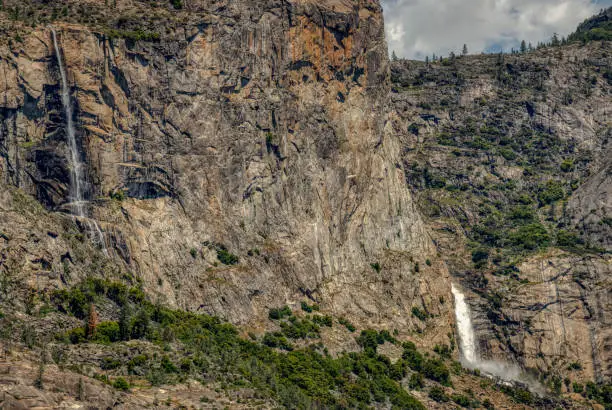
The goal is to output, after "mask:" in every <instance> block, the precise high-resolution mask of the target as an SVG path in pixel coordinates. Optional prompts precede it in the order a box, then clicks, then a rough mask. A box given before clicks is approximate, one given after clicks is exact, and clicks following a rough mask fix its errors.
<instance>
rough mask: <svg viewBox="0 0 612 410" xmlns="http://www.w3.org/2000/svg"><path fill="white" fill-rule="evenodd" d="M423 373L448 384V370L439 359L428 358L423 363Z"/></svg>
mask: <svg viewBox="0 0 612 410" xmlns="http://www.w3.org/2000/svg"><path fill="white" fill-rule="evenodd" d="M422 372H423V375H424V376H425V377H427V378H428V379H431V380H434V381H437V382H439V383H441V384H443V385H446V386H447V385H450V372H449V371H448V368H447V367H446V366H445V365H444V362H443V361H442V360H440V359H428V360H426V361H425V362H424V363H423V368H422Z"/></svg>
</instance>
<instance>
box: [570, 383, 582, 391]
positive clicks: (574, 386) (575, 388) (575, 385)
mask: <svg viewBox="0 0 612 410" xmlns="http://www.w3.org/2000/svg"><path fill="white" fill-rule="evenodd" d="M572 390H573V391H574V393H582V392H583V391H584V386H583V385H582V384H580V383H578V382H574V383H573V384H572Z"/></svg>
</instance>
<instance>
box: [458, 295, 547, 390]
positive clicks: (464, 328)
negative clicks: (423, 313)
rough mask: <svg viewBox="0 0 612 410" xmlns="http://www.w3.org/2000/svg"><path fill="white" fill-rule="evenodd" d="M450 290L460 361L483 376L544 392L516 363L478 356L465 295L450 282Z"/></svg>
mask: <svg viewBox="0 0 612 410" xmlns="http://www.w3.org/2000/svg"><path fill="white" fill-rule="evenodd" d="M451 292H452V294H453V297H454V299H455V320H456V322H457V334H458V336H459V352H460V354H461V363H462V364H463V365H464V366H465V367H467V368H469V369H478V370H480V371H481V373H482V374H483V375H485V376H488V377H491V378H495V379H498V380H501V381H503V382H505V383H508V384H516V383H520V384H522V385H524V386H526V387H527V388H529V390H531V391H532V392H533V393H536V394H539V395H542V394H544V392H545V391H546V390H545V389H544V387H543V386H542V385H541V384H540V383H539V382H538V381H537V380H536V379H535V378H533V377H532V376H530V375H527V374H525V372H523V370H522V369H521V368H520V367H519V366H518V365H516V364H514V363H510V362H501V361H498V360H485V359H482V358H481V357H480V355H479V353H478V348H477V345H476V337H475V335H474V327H473V325H472V315H471V312H470V307H469V305H468V304H467V302H466V300H465V295H464V294H463V292H461V290H460V289H459V287H457V286H455V284H451Z"/></svg>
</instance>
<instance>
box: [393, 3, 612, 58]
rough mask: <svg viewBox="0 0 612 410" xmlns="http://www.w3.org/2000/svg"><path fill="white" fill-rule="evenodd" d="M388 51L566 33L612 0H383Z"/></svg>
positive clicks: (477, 48) (494, 45) (424, 51)
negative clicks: (596, 0)
mask: <svg viewBox="0 0 612 410" xmlns="http://www.w3.org/2000/svg"><path fill="white" fill-rule="evenodd" d="M382 4H383V8H384V13H385V24H386V29H387V41H388V42H389V50H394V51H395V52H396V53H397V55H398V56H400V57H407V58H418V59H422V58H424V57H425V56H426V55H431V54H432V53H436V54H437V55H448V53H449V52H451V51H454V52H460V51H461V49H462V47H463V44H467V45H468V49H469V51H470V52H471V53H479V52H481V51H492V50H499V49H500V48H503V49H505V50H509V49H510V48H511V47H517V46H518V44H519V43H520V41H521V40H523V39H524V40H526V41H527V42H532V43H534V45H535V44H536V43H537V42H538V41H547V40H549V39H550V37H551V36H552V34H553V33H559V35H560V36H561V35H567V34H569V33H571V32H572V31H574V29H575V28H576V26H577V25H578V24H579V23H580V22H582V21H583V20H584V19H585V18H587V17H590V16H591V15H593V14H595V13H597V12H598V11H599V10H600V9H601V8H605V7H609V6H610V5H612V0H599V1H598V2H594V1H591V0H382Z"/></svg>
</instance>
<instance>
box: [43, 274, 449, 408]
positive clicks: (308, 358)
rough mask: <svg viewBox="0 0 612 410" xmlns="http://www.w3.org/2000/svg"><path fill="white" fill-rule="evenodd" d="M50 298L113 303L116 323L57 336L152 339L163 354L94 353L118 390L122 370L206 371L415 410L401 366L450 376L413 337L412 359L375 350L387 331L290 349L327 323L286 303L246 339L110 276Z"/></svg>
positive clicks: (350, 402)
mask: <svg viewBox="0 0 612 410" xmlns="http://www.w3.org/2000/svg"><path fill="white" fill-rule="evenodd" d="M51 301H52V303H53V305H54V306H55V307H56V308H57V309H58V310H59V311H60V312H64V313H66V314H70V315H73V316H75V317H77V318H80V319H83V320H85V319H86V318H87V317H88V313H89V309H90V306H92V304H94V305H106V306H112V307H113V308H114V309H115V310H117V311H119V317H120V318H119V321H117V322H114V321H104V322H101V323H99V324H97V326H95V327H96V331H95V333H94V334H93V335H91V336H90V337H89V338H88V337H87V336H86V334H85V333H86V332H85V329H86V327H87V326H83V327H78V328H76V329H72V330H70V331H68V332H65V333H61V334H58V336H57V337H58V339H59V340H63V341H64V342H65V343H103V344H107V345H111V346H112V345H113V344H115V343H118V342H120V341H123V340H134V339H139V340H143V341H148V342H150V343H151V344H152V345H155V346H160V347H162V351H164V352H165V354H163V355H161V354H159V353H158V352H159V351H158V350H155V349H152V352H153V353H149V354H142V353H141V354H137V355H134V356H133V357H131V358H127V359H126V358H123V357H119V358H115V357H109V358H107V359H104V361H103V362H102V363H101V364H100V365H101V367H102V368H104V369H107V370H112V371H113V372H114V374H115V375H116V376H117V377H115V378H114V379H113V381H112V382H111V381H110V380H108V383H110V384H112V385H113V386H115V387H116V388H118V389H122V390H124V389H128V388H129V383H128V382H127V381H126V380H125V378H122V377H125V376H127V375H129V374H132V375H133V374H142V375H145V377H146V378H147V379H148V380H149V381H150V382H151V383H153V384H160V383H168V382H172V381H180V380H182V379H184V378H185V377H187V376H190V377H196V378H198V377H201V378H202V379H204V376H206V378H207V379H210V376H211V375H215V376H216V377H217V378H218V380H221V381H222V382H223V383H224V384H228V385H234V386H250V387H252V388H254V389H257V390H258V391H261V392H263V393H265V395H266V396H267V397H269V398H271V399H274V400H276V401H278V402H279V403H281V404H282V405H284V406H287V407H290V408H310V407H312V406H314V407H327V408H329V407H337V408H340V407H341V408H346V407H351V408H360V407H364V406H367V405H371V404H374V403H385V402H387V401H389V402H390V403H392V405H393V407H394V408H397V409H424V406H423V405H422V404H420V403H419V402H418V401H417V400H416V399H415V398H413V397H412V396H411V395H410V394H408V393H407V392H406V391H405V390H404V389H403V388H402V387H401V386H400V385H399V384H398V381H399V380H401V379H403V378H404V377H405V376H406V374H407V369H409V368H410V369H416V370H418V371H422V373H423V375H424V376H425V377H428V378H430V379H431V380H436V381H440V382H443V383H445V384H448V383H449V382H450V379H449V372H448V370H447V369H446V367H445V366H444V364H443V363H442V362H441V361H439V360H434V359H426V358H424V357H423V356H422V355H421V354H420V353H418V352H417V351H416V349H415V347H414V345H411V344H409V345H406V346H405V347H404V348H405V350H406V351H407V352H409V353H407V356H409V357H411V358H412V359H411V361H410V362H409V361H404V360H403V359H402V360H400V361H399V362H397V363H395V364H392V363H391V361H390V360H389V359H388V358H387V357H384V356H382V355H379V354H378V353H377V347H378V345H380V344H382V343H384V342H392V343H396V344H397V343H398V342H397V341H396V340H395V339H394V338H393V337H392V336H391V335H390V334H389V333H388V332H380V333H379V332H375V331H364V332H362V333H361V335H360V336H359V338H358V342H359V343H360V345H362V346H363V348H364V351H363V352H361V353H348V354H344V355H341V356H340V357H338V358H336V359H334V358H332V357H331V356H329V355H327V354H326V353H325V352H324V351H323V352H321V351H320V346H319V345H316V346H310V347H306V348H301V349H297V348H294V347H293V346H291V345H290V344H289V342H288V339H293V340H296V339H309V338H317V337H318V332H319V327H320V326H332V325H333V323H332V322H333V321H332V318H331V317H329V316H324V315H313V316H310V315H307V316H306V317H305V318H297V317H296V316H295V314H294V313H293V312H292V311H291V310H290V309H289V308H287V307H283V308H280V309H273V310H271V311H270V318H271V319H273V320H274V321H275V322H277V323H278V324H279V326H280V328H281V331H280V332H275V333H268V334H266V335H265V336H264V337H263V338H262V340H261V341H259V342H256V341H248V340H245V339H242V338H241V337H239V335H238V331H237V329H236V328H234V327H233V326H231V325H229V324H226V323H222V322H221V321H219V320H218V319H216V318H214V317H210V316H207V315H197V314H193V313H188V312H183V311H176V310H170V309H167V308H164V307H162V306H159V305H154V304H152V303H150V302H148V301H147V299H146V298H145V297H144V294H143V293H142V291H141V290H140V289H139V288H138V287H129V286H126V285H123V284H120V283H116V282H110V281H105V280H100V279H88V280H86V281H84V282H83V283H82V284H80V285H79V286H76V287H74V288H72V289H70V290H62V291H57V292H54V294H53V295H52V298H51ZM176 346H179V347H176ZM274 348H280V349H284V350H290V352H287V353H282V352H280V351H278V350H276V349H274Z"/></svg>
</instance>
